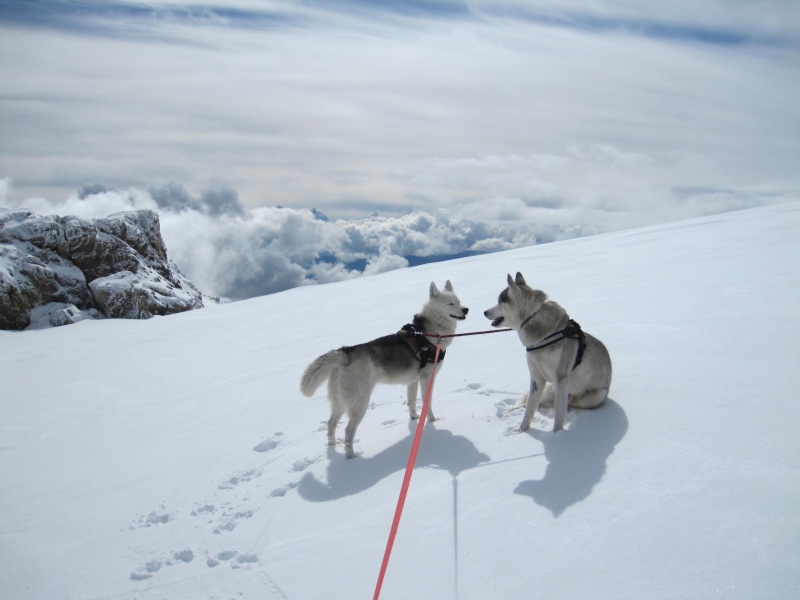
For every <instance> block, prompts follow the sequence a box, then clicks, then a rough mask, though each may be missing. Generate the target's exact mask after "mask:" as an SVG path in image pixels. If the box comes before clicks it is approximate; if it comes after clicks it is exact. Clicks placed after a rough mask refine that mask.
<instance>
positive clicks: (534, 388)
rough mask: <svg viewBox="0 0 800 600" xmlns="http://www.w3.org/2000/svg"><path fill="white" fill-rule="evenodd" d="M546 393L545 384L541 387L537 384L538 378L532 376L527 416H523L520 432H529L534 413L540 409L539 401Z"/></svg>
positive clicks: (526, 410) (526, 406)
mask: <svg viewBox="0 0 800 600" xmlns="http://www.w3.org/2000/svg"><path fill="white" fill-rule="evenodd" d="M543 391H544V383H542V385H541V386H540V385H539V384H538V383H536V377H535V376H534V375H531V387H530V389H529V390H528V403H527V404H526V405H525V414H524V415H522V423H520V424H519V430H520V431H528V429H530V428H531V419H533V413H535V412H536V409H537V408H539V400H541V399H542V392H543Z"/></svg>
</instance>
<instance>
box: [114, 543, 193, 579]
mask: <svg viewBox="0 0 800 600" xmlns="http://www.w3.org/2000/svg"><path fill="white" fill-rule="evenodd" d="M193 560H194V552H192V550H191V549H189V548H186V549H184V550H176V551H175V552H173V553H172V556H171V557H170V558H167V559H165V560H164V561H162V560H160V559H157V558H156V559H153V560H151V561H149V562H148V563H146V564H145V565H144V566H143V567H142V568H141V569H139V570H138V571H133V572H132V573H131V576H130V578H131V579H132V580H133V581H144V580H146V579H150V578H151V577H152V576H153V575H155V574H156V573H158V572H159V571H160V570H161V567H163V566H167V567H171V566H172V565H176V564H180V563H190V562H192V561H193Z"/></svg>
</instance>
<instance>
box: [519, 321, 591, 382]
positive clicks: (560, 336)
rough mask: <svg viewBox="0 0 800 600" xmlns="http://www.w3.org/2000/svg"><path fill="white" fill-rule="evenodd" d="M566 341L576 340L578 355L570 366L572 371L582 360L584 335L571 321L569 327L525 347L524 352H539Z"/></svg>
mask: <svg viewBox="0 0 800 600" xmlns="http://www.w3.org/2000/svg"><path fill="white" fill-rule="evenodd" d="M550 338H553V339H550ZM566 339H569V340H578V354H577V355H576V356H575V364H574V365H572V369H573V370H574V369H575V367H577V366H578V365H579V364H581V361H582V360H583V351H584V350H586V334H585V333H583V330H582V329H581V326H580V325H578V323H577V322H576V321H573V320H572V319H570V320H569V325H567V326H566V327H564V329H562V330H560V331H556V332H555V333H552V334H550V335H548V336H547V337H546V338H544V340H542V341H541V342H540V343H539V344H536V345H534V346H526V347H525V350H526V351H527V352H535V351H536V350H541V349H542V348H546V347H547V346H550V345H552V344H555V343H556V342H560V341H561V340H566Z"/></svg>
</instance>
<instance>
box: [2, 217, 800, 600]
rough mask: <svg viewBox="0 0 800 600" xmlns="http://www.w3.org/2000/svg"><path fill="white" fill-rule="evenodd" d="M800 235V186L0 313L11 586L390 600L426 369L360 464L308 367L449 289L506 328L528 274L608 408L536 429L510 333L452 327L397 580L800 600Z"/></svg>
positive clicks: (447, 591)
mask: <svg viewBox="0 0 800 600" xmlns="http://www.w3.org/2000/svg"><path fill="white" fill-rule="evenodd" d="M798 240H800V203H793V204H785V205H780V206H771V207H766V208H759V209H753V210H747V211H742V212H737V213H728V214H723V215H716V216H712V217H707V218H702V219H695V220H692V221H686V222H680V223H671V224H667V225H659V226H653V227H647V228H643V229H636V230H630V231H623V232H618V233H612V234H606V235H600V236H595V237H589V238H581V239H575V240H569V241H564V242H558V243H552V244H547V245H540V246H534V247H530V248H524V249H519V250H513V251H508V252H502V253H497V254H491V255H485V256H478V257H472V258H466V259H461V260H456V261H450V262H445V263H435V264H428V265H424V266H420V267H416V268H411V269H404V270H399V271H393V272H391V273H386V274H383V275H378V276H374V277H368V278H362V279H355V280H351V281H346V282H342V283H336V284H330V285H325V286H309V287H303V288H297V289H293V290H290V291H287V292H283V293H280V294H275V295H271V296H265V297H260V298H254V299H251V300H247V301H242V302H237V303H233V304H227V305H222V306H212V307H208V308H206V309H202V310H197V311H191V312H188V313H183V314H179V315H173V316H169V317H155V318H153V319H151V320H148V321H127V320H105V321H82V322H80V323H77V324H75V325H70V326H67V327H60V328H55V329H46V330H37V331H24V332H7V331H2V332H0V373H1V374H2V391H1V392H0V409H1V410H2V413H1V414H2V418H0V557H2V560H0V597H2V598H4V599H6V598H7V599H9V600H12V599H13V600H55V599H70V600H89V599H109V600H110V599H114V600H133V599H136V600H155V599H174V600H179V599H181V600H182V599H219V600H223V599H225V600H229V599H237V600H241V599H260V600H264V599H272V598H275V599H292V600H307V599H317V598H319V599H322V598H325V599H331V598H333V599H345V600H347V599H356V598H371V597H372V594H373V590H374V587H375V583H376V581H377V577H378V572H379V568H380V563H381V560H382V557H383V551H384V547H385V544H386V539H387V536H388V533H389V527H390V524H391V520H392V516H393V514H394V509H395V504H396V501H397V495H398V492H399V489H400V482H401V480H402V477H403V470H404V468H405V464H406V460H407V456H408V452H409V448H410V443H411V438H412V436H413V427H414V425H415V423H409V421H408V417H407V411H406V408H405V406H404V395H405V388H404V387H402V386H383V387H379V388H377V389H376V392H375V393H374V395H373V398H372V399H373V405H372V407H371V410H370V411H369V412H368V413H367V416H366V417H365V419H364V421H363V422H362V424H361V426H360V427H359V429H358V437H357V439H356V443H355V448H356V451H358V452H359V453H360V454H361V456H359V457H358V458H356V459H353V460H346V459H345V458H344V454H343V451H342V447H341V445H338V446H337V447H336V448H334V449H330V448H328V447H327V446H326V443H325V442H326V440H325V431H324V430H325V422H326V420H327V418H328V406H327V402H326V400H325V394H324V388H322V389H321V390H320V393H319V394H318V395H317V396H316V397H314V398H313V399H307V398H304V397H302V396H301V394H300V392H299V380H300V375H301V373H302V371H303V369H304V368H305V367H306V365H307V364H308V363H309V362H310V361H311V360H313V359H314V358H315V357H316V356H317V355H319V354H321V353H322V352H324V351H327V350H329V349H331V348H334V347H338V346H341V345H343V344H355V343H359V342H364V341H367V340H369V339H372V338H375V337H378V336H381V335H385V334H387V333H391V332H393V331H396V330H397V329H399V328H400V327H401V326H402V325H403V324H404V323H407V322H408V321H409V320H410V319H411V317H412V315H413V314H414V313H415V312H416V311H418V310H419V309H420V307H421V306H422V304H423V302H424V301H425V299H426V295H427V293H428V286H429V284H430V282H431V281H435V282H437V284H439V285H443V284H444V282H445V280H446V279H448V278H449V279H451V280H452V282H453V284H454V286H455V290H456V292H457V293H458V295H459V297H460V298H461V300H462V302H463V303H464V304H465V305H466V306H468V307H470V309H471V310H470V314H469V317H468V318H467V320H466V321H464V322H463V323H460V324H459V332H462V333H463V332H468V331H479V330H486V329H489V327H488V326H489V322H488V321H487V320H486V319H485V318H484V317H483V315H482V313H483V311H484V310H485V309H486V308H488V307H490V306H492V305H493V304H494V303H495V301H496V298H497V294H498V293H499V292H500V291H501V289H502V288H503V287H505V278H506V274H507V273H515V272H516V271H522V272H523V274H524V275H525V277H526V279H527V280H528V282H529V283H530V284H531V285H532V286H534V287H538V288H541V289H543V290H545V291H546V292H547V293H548V294H549V295H550V297H551V298H552V299H554V300H556V301H558V302H559V303H561V304H562V305H563V306H564V307H565V308H566V309H567V310H568V311H569V312H570V315H571V316H572V317H573V318H574V319H575V320H577V321H578V322H579V323H580V324H581V325H582V326H583V328H584V329H585V330H586V331H588V332H590V333H592V334H594V335H596V336H597V337H599V338H600V339H601V340H603V341H604V343H605V344H606V345H607V347H608V348H609V351H610V353H611V358H612V361H613V365H614V379H613V382H612V387H611V394H610V397H611V399H610V400H609V401H608V402H607V404H606V405H605V406H604V407H602V408H600V409H598V410H595V411H585V412H570V414H569V417H568V424H567V430H566V431H564V432H560V433H558V434H553V433H551V432H550V431H549V430H550V428H551V426H552V415H547V414H545V415H538V414H537V417H536V422H535V426H534V427H535V428H534V429H532V430H531V431H530V432H527V433H524V434H521V433H519V432H517V431H515V427H516V426H517V425H518V423H519V421H520V419H521V416H522V415H521V413H522V411H521V409H520V408H519V407H517V406H516V403H517V400H518V398H519V395H520V394H521V393H522V392H523V391H525V390H526V389H527V385H528V383H527V382H528V379H527V377H528V376H527V368H526V365H525V356H524V349H523V347H522V345H521V344H520V341H519V339H518V338H517V336H516V334H514V333H495V334H492V335H486V336H473V337H465V338H459V339H457V340H456V341H455V343H454V344H453V346H452V347H451V349H450V350H448V353H447V360H446V362H445V365H444V368H443V369H442V371H441V373H440V374H439V376H438V377H437V380H436V388H435V390H434V407H435V411H436V414H437V416H439V417H440V420H439V421H437V422H435V423H432V424H428V425H426V427H425V431H424V435H423V438H422V446H421V449H420V454H419V458H418V461H417V468H416V470H415V472H414V476H413V478H412V480H411V487H410V491H409V494H408V499H407V501H406V505H405V512H404V514H403V519H402V521H401V523H400V530H399V533H398V536H397V540H396V542H395V546H394V552H393V554H392V557H391V561H390V562H389V567H388V571H387V574H386V579H385V581H384V584H383V590H382V594H381V598H383V599H387V600H388V599H407V598H436V599H450V598H452V599H457V600H472V599H475V600H478V599H487V598H491V599H494V598H496V599H509V598H515V599H516V598H520V599H522V598H524V599H527V598H559V599H560V600H578V599H581V600H583V599H586V598H592V599H595V600H598V599H613V600H625V599H630V600H641V599H643V598H658V599H661V598H663V599H675V600H688V599H698V600H700V599H703V600H707V599H714V598H725V599H741V600H752V599H754V598H759V599H789V598H798V597H800V510H798V500H800V368H798V359H800V351H799V350H798V342H797V340H798V337H800V310H798V305H797V303H798V299H797V298H798V291H800V286H799V285H798V277H797V274H796V269H797V267H796V265H797V264H800V243H798ZM792 273H795V274H794V275H793V274H792ZM343 427H344V422H343V423H342V425H340V435H343Z"/></svg>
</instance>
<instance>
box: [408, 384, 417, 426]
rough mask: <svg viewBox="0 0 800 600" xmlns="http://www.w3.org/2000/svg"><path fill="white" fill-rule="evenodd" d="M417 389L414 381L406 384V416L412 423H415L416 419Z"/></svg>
mask: <svg viewBox="0 0 800 600" xmlns="http://www.w3.org/2000/svg"><path fill="white" fill-rule="evenodd" d="M418 387H419V382H418V381H417V380H416V379H415V380H414V381H412V382H411V383H409V384H408V390H407V391H406V398H407V400H408V402H407V404H408V416H409V418H410V419H411V420H412V421H415V420H416V419H417V418H418V417H417V388H418Z"/></svg>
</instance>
